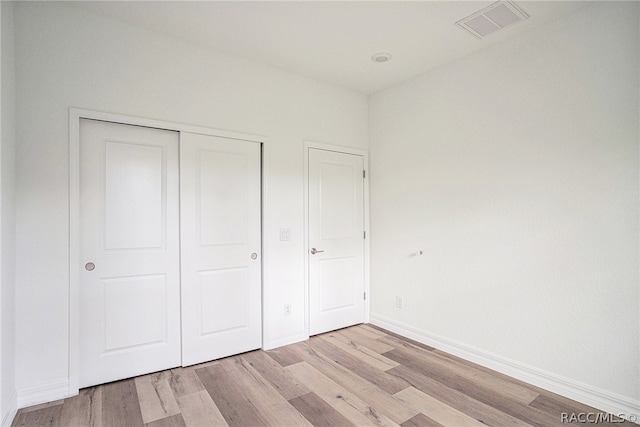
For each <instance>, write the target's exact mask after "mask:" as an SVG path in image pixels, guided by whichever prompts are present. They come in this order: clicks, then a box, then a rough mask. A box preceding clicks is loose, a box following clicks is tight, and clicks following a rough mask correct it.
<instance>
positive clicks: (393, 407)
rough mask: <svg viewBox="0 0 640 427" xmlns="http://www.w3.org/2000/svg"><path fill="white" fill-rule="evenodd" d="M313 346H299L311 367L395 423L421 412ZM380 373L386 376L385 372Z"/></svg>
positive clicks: (325, 344) (329, 345)
mask: <svg viewBox="0 0 640 427" xmlns="http://www.w3.org/2000/svg"><path fill="white" fill-rule="evenodd" d="M315 344H316V345H317V346H323V345H324V346H328V347H331V344H329V343H323V341H322V340H319V341H316V342H315ZM312 346H313V344H312V343H311V341H310V342H309V343H308V346H304V345H301V346H299V351H300V352H301V355H302V357H303V358H304V359H305V361H306V362H307V363H308V364H309V365H311V366H313V367H314V368H315V369H317V370H318V371H319V372H320V373H322V374H323V375H325V376H326V377H327V378H329V379H331V380H332V381H334V382H335V383H336V384H338V385H340V386H342V387H344V388H345V389H346V390H348V391H349V392H351V393H353V394H354V395H355V396H357V397H358V398H360V399H362V400H363V401H366V402H367V403H368V404H369V405H371V406H372V407H375V408H376V409H379V410H383V411H384V413H385V414H386V415H387V416H388V417H389V418H390V419H391V420H393V421H394V422H396V423H402V422H404V421H406V420H408V419H409V418H411V417H413V416H414V415H416V413H417V412H419V411H415V410H414V409H412V408H410V407H408V406H406V405H405V404H404V403H403V402H401V401H399V400H398V399H396V398H394V397H393V396H392V395H391V394H390V393H387V392H385V391H383V390H381V389H380V388H378V387H376V386H375V385H374V384H372V383H370V382H369V381H367V380H365V379H364V378H362V377H361V376H359V375H357V374H356V373H355V372H354V369H353V367H352V366H348V367H347V366H341V365H339V364H337V363H335V362H334V361H333V360H331V358H329V357H327V356H326V355H325V354H323V353H322V351H321V350H320V349H319V348H317V347H316V348H312ZM305 347H306V349H305ZM356 363H357V362H356ZM378 372H380V373H381V374H384V372H383V371H378ZM314 391H315V390H314Z"/></svg>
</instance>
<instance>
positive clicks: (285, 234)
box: [280, 228, 291, 242]
mask: <svg viewBox="0 0 640 427" xmlns="http://www.w3.org/2000/svg"><path fill="white" fill-rule="evenodd" d="M290 240H291V230H289V229H288V228H281V229H280V241H281V242H288V241H290Z"/></svg>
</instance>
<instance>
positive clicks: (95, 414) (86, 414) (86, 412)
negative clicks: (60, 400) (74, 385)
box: [60, 386, 103, 427]
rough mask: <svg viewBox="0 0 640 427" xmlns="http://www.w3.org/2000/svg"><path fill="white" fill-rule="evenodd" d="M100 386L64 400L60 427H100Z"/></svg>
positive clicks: (81, 391) (86, 389)
mask: <svg viewBox="0 0 640 427" xmlns="http://www.w3.org/2000/svg"><path fill="white" fill-rule="evenodd" d="M102 388H103V387H102V386H97V387H89V388H85V389H82V390H80V392H79V393H78V395H77V396H74V397H72V398H68V399H65V400H64V404H63V406H62V414H61V415H60V425H63V426H85V427H101V426H102Z"/></svg>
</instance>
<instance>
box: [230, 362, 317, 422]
mask: <svg viewBox="0 0 640 427" xmlns="http://www.w3.org/2000/svg"><path fill="white" fill-rule="evenodd" d="M221 365H222V366H223V368H224V369H225V370H226V371H227V372H228V373H229V375H230V376H231V377H232V378H233V379H234V380H235V382H237V383H238V385H239V386H240V387H241V388H242V390H243V393H244V395H245V396H246V397H247V399H249V401H250V402H251V403H252V404H253V406H254V407H255V408H256V409H257V410H258V412H259V413H260V415H262V416H263V417H264V418H265V419H266V420H267V422H268V423H269V425H277V424H282V425H287V426H309V427H310V426H311V424H310V423H309V421H307V419H306V418H304V417H303V416H302V415H301V414H300V412H298V411H296V409H295V408H294V407H293V406H291V404H290V403H289V402H288V401H287V400H286V399H285V398H284V397H282V395H280V393H278V391H277V390H276V389H275V388H274V387H273V386H272V385H271V384H270V383H269V382H268V381H267V380H265V379H264V377H262V376H261V375H260V373H259V372H258V371H256V370H255V369H254V368H253V366H251V364H249V363H248V362H247V361H246V360H245V359H244V358H242V357H231V358H228V359H224V360H223V361H222V363H221Z"/></svg>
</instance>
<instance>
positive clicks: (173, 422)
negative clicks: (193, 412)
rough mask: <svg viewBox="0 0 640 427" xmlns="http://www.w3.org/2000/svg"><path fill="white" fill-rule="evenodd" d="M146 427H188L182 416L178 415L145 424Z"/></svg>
mask: <svg viewBox="0 0 640 427" xmlns="http://www.w3.org/2000/svg"><path fill="white" fill-rule="evenodd" d="M145 427H186V425H185V423H184V419H183V418H182V415H180V414H176V415H171V416H169V417H166V418H162V419H159V420H155V421H152V422H150V423H147V424H145Z"/></svg>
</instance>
